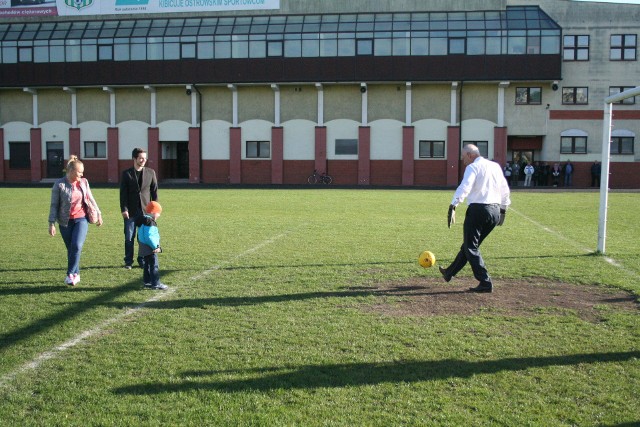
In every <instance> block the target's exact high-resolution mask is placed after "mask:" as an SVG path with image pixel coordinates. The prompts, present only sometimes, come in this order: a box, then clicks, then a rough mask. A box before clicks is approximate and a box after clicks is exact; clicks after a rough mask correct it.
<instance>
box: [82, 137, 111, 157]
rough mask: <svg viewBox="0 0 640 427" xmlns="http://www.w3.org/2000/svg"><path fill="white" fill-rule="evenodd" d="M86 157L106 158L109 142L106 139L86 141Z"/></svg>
mask: <svg viewBox="0 0 640 427" xmlns="http://www.w3.org/2000/svg"><path fill="white" fill-rule="evenodd" d="M84 157H85V158H87V159H106V158H107V143H106V142H105V141H85V142H84Z"/></svg>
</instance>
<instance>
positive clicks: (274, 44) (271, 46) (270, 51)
mask: <svg viewBox="0 0 640 427" xmlns="http://www.w3.org/2000/svg"><path fill="white" fill-rule="evenodd" d="M282 52H283V48H282V41H281V40H279V41H270V42H268V43H267V56H282Z"/></svg>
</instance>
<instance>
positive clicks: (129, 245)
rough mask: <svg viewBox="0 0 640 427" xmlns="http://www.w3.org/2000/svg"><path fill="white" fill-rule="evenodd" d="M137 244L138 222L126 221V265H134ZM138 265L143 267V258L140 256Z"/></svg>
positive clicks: (133, 220)
mask: <svg viewBox="0 0 640 427" xmlns="http://www.w3.org/2000/svg"><path fill="white" fill-rule="evenodd" d="M135 244H136V220H135V218H129V219H125V220H124V263H125V264H126V265H133V250H134V246H135ZM138 264H139V265H142V257H141V256H139V255H138Z"/></svg>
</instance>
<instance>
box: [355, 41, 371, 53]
mask: <svg viewBox="0 0 640 427" xmlns="http://www.w3.org/2000/svg"><path fill="white" fill-rule="evenodd" d="M357 49H358V55H373V40H370V39H361V40H358V44H357Z"/></svg>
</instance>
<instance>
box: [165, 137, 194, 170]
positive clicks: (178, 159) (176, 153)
mask: <svg viewBox="0 0 640 427" xmlns="http://www.w3.org/2000/svg"><path fill="white" fill-rule="evenodd" d="M160 144H161V146H162V159H161V160H160V176H162V178H163V179H189V143H188V142H186V141H184V142H183V141H164V142H161V143H160Z"/></svg>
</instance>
